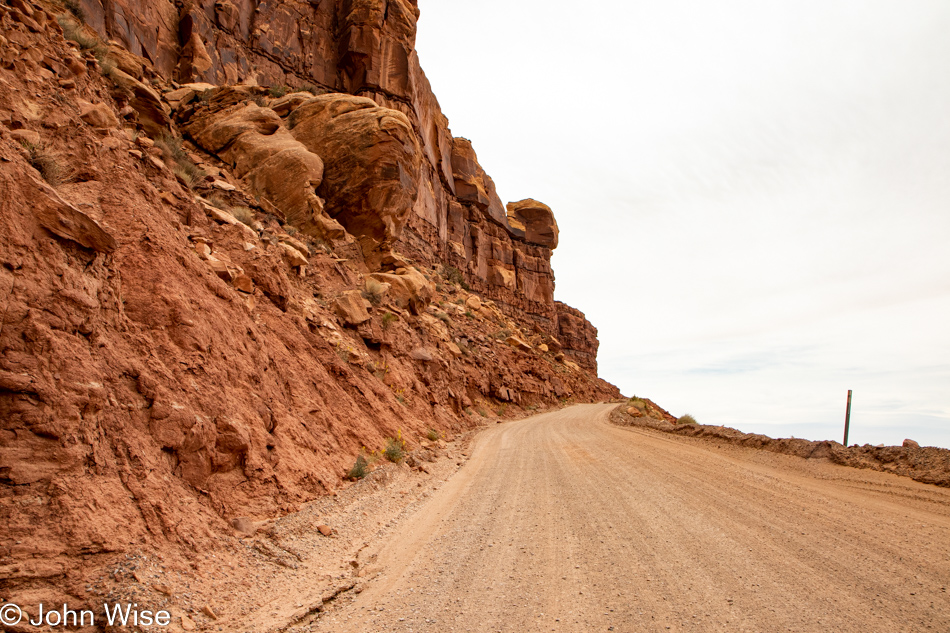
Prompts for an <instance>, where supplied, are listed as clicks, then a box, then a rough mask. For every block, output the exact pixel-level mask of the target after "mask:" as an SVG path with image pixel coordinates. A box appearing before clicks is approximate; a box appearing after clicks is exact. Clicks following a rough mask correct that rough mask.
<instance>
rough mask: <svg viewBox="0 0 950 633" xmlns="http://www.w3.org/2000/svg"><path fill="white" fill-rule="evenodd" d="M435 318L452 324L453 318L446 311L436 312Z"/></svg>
mask: <svg viewBox="0 0 950 633" xmlns="http://www.w3.org/2000/svg"><path fill="white" fill-rule="evenodd" d="M435 318H437V319H438V320H439V321H442V322H443V323H445V324H446V325H452V318H451V317H450V316H449V315H448V313H446V312H436V313H435Z"/></svg>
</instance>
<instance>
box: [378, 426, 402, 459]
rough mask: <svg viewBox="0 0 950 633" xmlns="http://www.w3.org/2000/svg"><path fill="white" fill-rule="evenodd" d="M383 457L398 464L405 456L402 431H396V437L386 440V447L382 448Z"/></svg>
mask: <svg viewBox="0 0 950 633" xmlns="http://www.w3.org/2000/svg"><path fill="white" fill-rule="evenodd" d="M383 457H385V458H386V459H388V460H389V461H391V462H392V463H394V464H398V463H399V462H401V461H402V460H403V459H405V457H406V442H405V440H403V439H402V433H401V432H398V431H397V433H396V437H391V438H389V439H387V440H386V449H385V450H383Z"/></svg>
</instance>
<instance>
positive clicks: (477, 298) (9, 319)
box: [0, 0, 619, 604]
mask: <svg viewBox="0 0 950 633" xmlns="http://www.w3.org/2000/svg"><path fill="white" fill-rule="evenodd" d="M417 16H418V10H417V9H416V7H415V6H414V5H413V4H412V3H409V2H406V1H404V0H389V1H384V0H354V1H345V0H338V1H336V2H333V1H330V0H320V1H317V2H313V1H311V2H292V1H286V2H266V3H260V4H257V3H251V2H247V3H244V2H235V3H232V2H228V1H226V0H218V1H217V2H214V3H211V2H186V3H184V4H182V3H178V4H173V3H170V2H163V1H159V2H151V1H150V2H134V1H133V2H125V1H120V0H108V1H105V2H102V3H98V2H92V1H87V0H84V1H83V2H82V3H80V4H77V3H73V2H71V3H70V4H69V6H64V5H59V4H55V3H54V4H45V3H44V4H40V3H34V2H29V1H28V0H7V1H6V2H5V3H4V4H0V86H2V89H0V218H2V223H0V235H2V239H0V264H2V266H0V296H2V304H0V314H2V317H0V525H2V527H3V529H2V531H0V592H2V593H0V598H3V599H7V600H14V599H16V600H19V601H21V603H33V604H36V603H38V602H40V601H44V600H45V601H47V602H56V601H63V600H67V601H71V604H78V603H77V602H76V601H77V600H81V599H83V598H84V597H85V591H86V587H87V586H88V582H89V579H90V577H91V575H92V574H99V573H100V571H101V570H103V569H106V568H110V566H112V565H114V564H115V563H116V561H118V560H120V559H124V558H125V557H126V556H128V555H130V554H131V553H140V552H143V551H161V552H163V555H165V556H168V557H176V556H177V557H184V559H188V558H189V557H191V558H194V557H199V556H202V555H207V554H208V553H209V552H214V551H218V550H220V549H221V548H226V547H229V546H231V545H232V544H233V542H234V539H235V537H236V536H237V533H236V532H235V531H234V527H233V526H234V525H236V524H240V521H239V519H242V518H245V519H246V518H247V517H250V518H252V519H255V520H264V519H270V518H274V517H276V516H280V515H283V514H286V513H288V512H293V511H295V510H296V509H298V508H299V507H300V505H301V504H302V503H304V502H307V501H309V500H312V499H314V498H317V497H319V496H321V495H326V494H328V493H332V492H333V491H335V490H336V489H338V488H339V487H340V486H341V485H342V483H341V482H342V481H343V478H344V476H345V475H346V473H347V471H348V470H349V468H350V467H351V466H352V465H353V462H354V459H355V458H356V456H357V455H358V454H359V453H360V452H361V451H362V452H364V453H371V452H374V451H378V450H380V449H382V448H383V447H384V446H385V445H386V443H387V439H388V438H401V439H402V441H404V442H406V445H407V446H406V447H407V448H408V449H413V448H416V447H419V446H421V445H422V443H423V442H424V440H423V438H424V437H425V436H426V435H428V434H429V433H430V431H434V432H438V433H441V434H443V435H445V434H453V433H457V432H460V431H463V430H465V429H468V428H472V427H474V426H476V425H478V424H481V423H484V422H486V421H488V420H492V419H494V418H496V417H498V416H512V415H517V414H519V413H520V412H524V411H529V410H534V409H538V408H547V407H550V406H558V405H559V404H560V403H563V402H567V401H594V400H601V399H607V398H612V397H617V396H619V393H618V391H617V389H616V388H615V387H613V386H612V385H609V384H607V383H606V382H604V381H603V380H601V379H599V378H597V376H596V351H597V341H596V330H595V329H594V328H593V327H592V326H591V325H590V324H589V323H588V322H587V321H586V319H584V317H583V314H582V313H580V312H578V311H577V310H574V309H572V308H569V307H568V306H565V305H563V304H560V303H558V302H555V301H554V300H553V290H554V277H553V274H552V271H551V267H550V256H551V251H552V249H553V248H555V247H556V246H557V239H558V232H557V224H556V222H555V220H554V215H553V213H552V211H551V209H549V208H548V207H547V206H545V205H544V204H542V203H540V202H537V201H534V200H524V201H520V202H515V203H512V204H509V205H507V207H505V206H503V205H502V204H501V202H500V200H499V199H498V196H497V194H496V193H495V189H494V184H493V183H492V181H491V179H490V178H489V177H488V176H487V175H486V174H485V172H484V170H482V169H481V167H480V166H479V165H478V162H477V158H476V156H475V153H474V151H473V149H472V146H471V143H469V142H468V141H466V140H464V139H455V138H453V137H452V135H451V133H450V132H449V129H448V123H447V120H446V118H445V116H443V115H442V113H441V112H440V110H439V107H438V103H437V102H436V100H435V98H434V96H433V95H432V92H431V90H430V88H429V86H428V82H427V81H426V80H425V76H424V74H423V73H422V71H421V69H420V68H419V65H418V60H417V58H416V55H415V53H414V51H413V48H412V44H413V38H414V33H415V21H416V18H417ZM285 85H286V86H290V88H287V87H285ZM300 88H305V90H302V91H297V92H294V89H300ZM235 522H236V523H235ZM97 577H98V576H97Z"/></svg>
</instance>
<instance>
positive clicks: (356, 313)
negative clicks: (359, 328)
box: [333, 290, 370, 326]
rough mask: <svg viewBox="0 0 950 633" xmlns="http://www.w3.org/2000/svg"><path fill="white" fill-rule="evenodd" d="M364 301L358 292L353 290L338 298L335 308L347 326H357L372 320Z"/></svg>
mask: <svg viewBox="0 0 950 633" xmlns="http://www.w3.org/2000/svg"><path fill="white" fill-rule="evenodd" d="M364 301H365V300H364V299H363V297H362V296H361V295H360V293H359V291H358V290H351V291H349V292H345V293H343V294H342V295H340V296H339V297H337V299H336V300H335V301H334V302H333V308H334V310H335V311H336V313H337V314H338V315H339V316H340V318H341V319H343V321H344V322H345V323H346V324H347V325H354V326H355V325H359V324H360V323H365V322H366V321H369V319H370V316H369V313H368V312H367V311H366V305H365V303H364Z"/></svg>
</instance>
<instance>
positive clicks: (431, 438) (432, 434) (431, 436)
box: [426, 429, 439, 442]
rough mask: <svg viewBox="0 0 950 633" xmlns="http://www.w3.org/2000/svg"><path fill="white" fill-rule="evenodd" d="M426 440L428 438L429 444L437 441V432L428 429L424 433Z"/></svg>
mask: <svg viewBox="0 0 950 633" xmlns="http://www.w3.org/2000/svg"><path fill="white" fill-rule="evenodd" d="M426 438H428V440H429V441H430V442H435V441H438V439H439V432H438V431H436V430H435V429H429V431H428V432H427V433H426Z"/></svg>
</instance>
